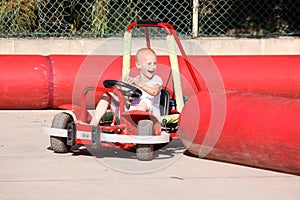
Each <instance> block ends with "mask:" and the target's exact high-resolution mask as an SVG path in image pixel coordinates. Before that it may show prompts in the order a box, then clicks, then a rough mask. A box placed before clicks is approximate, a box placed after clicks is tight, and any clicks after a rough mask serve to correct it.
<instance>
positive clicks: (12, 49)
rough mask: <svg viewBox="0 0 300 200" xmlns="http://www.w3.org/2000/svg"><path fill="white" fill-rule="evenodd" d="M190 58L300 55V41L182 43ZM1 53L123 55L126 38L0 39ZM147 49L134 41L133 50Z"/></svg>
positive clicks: (161, 49)
mask: <svg viewBox="0 0 300 200" xmlns="http://www.w3.org/2000/svg"><path fill="white" fill-rule="evenodd" d="M181 42H182V44H183V46H184V49H185V51H186V53H187V54H188V55H296V54H298V55H299V54H300V38H292V37H282V38H270V39H245V38H242V39H236V38H198V39H185V40H181ZM152 45H153V47H154V49H156V50H157V52H158V54H165V52H166V48H167V46H166V42H165V41H163V40H153V41H152ZM0 46H1V48H0V54H37V55H49V54H78V55H81V54H100V55H121V54H122V52H123V39H122V38H109V39H57V38H55V39H0ZM142 46H145V41H144V40H142V39H133V41H132V49H133V52H134V50H135V49H137V48H139V47H142Z"/></svg>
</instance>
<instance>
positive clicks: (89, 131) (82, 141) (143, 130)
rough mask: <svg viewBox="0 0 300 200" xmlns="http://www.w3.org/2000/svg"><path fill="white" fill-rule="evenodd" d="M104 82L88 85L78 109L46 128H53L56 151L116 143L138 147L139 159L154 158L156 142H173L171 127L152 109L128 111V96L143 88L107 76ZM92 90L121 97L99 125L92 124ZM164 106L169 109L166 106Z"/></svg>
mask: <svg viewBox="0 0 300 200" xmlns="http://www.w3.org/2000/svg"><path fill="white" fill-rule="evenodd" d="M103 85H104V86H105V87H98V88H92V87H88V88H86V89H85V90H84V91H83V93H82V96H81V107H80V109H77V111H75V112H74V111H64V112H62V113H58V114H57V115H56V116H55V117H54V119H53V121H52V126H51V128H45V130H44V131H46V132H49V135H50V144H51V148H52V149H53V150H54V152H57V153H66V152H68V151H69V150H70V149H71V147H72V146H74V145H84V146H91V147H92V148H100V147H113V148H120V149H124V150H135V151H136V157H137V159H138V160H152V159H153V151H154V146H155V145H159V144H167V143H169V142H170V130H171V129H168V128H167V127H166V126H164V127H162V124H163V123H161V122H159V120H158V119H157V118H156V117H155V116H154V115H152V114H150V113H149V112H145V111H139V110H131V111H125V106H126V101H127V99H128V98H130V97H139V96H141V95H142V91H141V90H140V89H139V88H137V87H135V86H133V85H130V84H127V83H125V82H121V81H116V80H105V81H104V82H103ZM89 92H96V93H97V92H102V93H103V92H106V93H111V94H114V95H116V96H117V97H118V100H119V102H118V104H117V105H116V108H115V109H114V111H113V112H108V113H107V115H109V116H107V115H105V116H104V117H103V118H104V121H102V122H100V124H99V125H97V126H93V125H90V124H89V122H90V121H91V119H92V117H91V116H92V115H91V113H89V111H88V109H87V106H86V96H87V94H88V93H89ZM164 95H166V93H165V92H162V96H164ZM163 98H165V97H163ZM163 98H162V99H163ZM161 103H164V101H161ZM165 105H167V104H165ZM162 106H164V105H162ZM167 107H168V105H167ZM167 109H168V108H167ZM73 110H76V109H73ZM161 110H166V107H162V109H161ZM119 113H120V115H119Z"/></svg>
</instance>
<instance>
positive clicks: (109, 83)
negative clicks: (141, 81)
mask: <svg viewBox="0 0 300 200" xmlns="http://www.w3.org/2000/svg"><path fill="white" fill-rule="evenodd" d="M103 85H104V87H106V88H116V89H117V90H119V91H120V92H122V94H123V95H124V96H128V97H140V96H142V91H141V90H140V89H139V88H138V87H136V86H134V85H131V84H128V83H125V82H122V81H116V80H105V81H103Z"/></svg>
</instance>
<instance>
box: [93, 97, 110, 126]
mask: <svg viewBox="0 0 300 200" xmlns="http://www.w3.org/2000/svg"><path fill="white" fill-rule="evenodd" d="M109 102H110V97H109V95H107V94H104V95H103V97H102V98H101V99H100V101H99V103H98V105H97V107H96V110H95V114H94V117H93V118H92V121H91V123H90V124H91V125H94V126H96V125H98V124H99V122H100V120H101V118H102V117H103V115H104V114H105V113H106V111H107V108H108V105H109Z"/></svg>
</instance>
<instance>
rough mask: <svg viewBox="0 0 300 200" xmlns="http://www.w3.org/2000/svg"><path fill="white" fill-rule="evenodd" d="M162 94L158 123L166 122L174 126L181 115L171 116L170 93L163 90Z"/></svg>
mask: <svg viewBox="0 0 300 200" xmlns="http://www.w3.org/2000/svg"><path fill="white" fill-rule="evenodd" d="M160 92H161V94H160V115H161V116H158V121H159V122H161V123H162V122H163V120H165V123H166V124H173V123H177V122H178V118H179V114H172V115H170V109H169V105H170V93H169V92H168V91H167V90H165V89H162V90H161V91H160Z"/></svg>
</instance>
